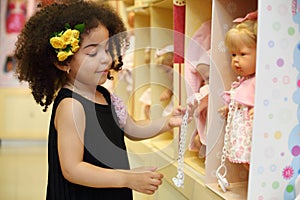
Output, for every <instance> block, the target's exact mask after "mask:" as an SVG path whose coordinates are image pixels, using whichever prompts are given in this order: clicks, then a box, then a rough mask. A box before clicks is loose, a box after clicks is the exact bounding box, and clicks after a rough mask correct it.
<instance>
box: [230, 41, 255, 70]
mask: <svg viewBox="0 0 300 200" xmlns="http://www.w3.org/2000/svg"><path fill="white" fill-rule="evenodd" d="M230 53H231V68H232V69H233V71H234V72H235V73H237V74H238V75H240V76H251V75H253V74H255V68H256V66H255V64H256V46H252V47H248V46H246V45H245V44H240V45H239V46H238V48H236V49H234V50H232V51H231V52H230Z"/></svg>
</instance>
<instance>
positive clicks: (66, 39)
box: [50, 24, 84, 61]
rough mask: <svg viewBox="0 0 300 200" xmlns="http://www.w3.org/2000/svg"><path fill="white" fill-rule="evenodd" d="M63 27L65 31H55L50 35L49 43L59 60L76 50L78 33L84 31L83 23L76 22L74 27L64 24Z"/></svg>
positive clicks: (77, 47) (78, 39) (78, 38)
mask: <svg viewBox="0 0 300 200" xmlns="http://www.w3.org/2000/svg"><path fill="white" fill-rule="evenodd" d="M65 28H66V30H65V31H61V32H55V33H53V34H51V36H50V44H51V46H52V47H53V48H54V49H55V52H56V53H57V58H58V60H59V61H64V60H66V59H67V58H68V57H69V56H72V55H73V54H74V53H75V52H77V51H78V49H79V47H80V46H79V41H80V34H81V33H83V31H84V24H77V25H76V26H75V27H74V29H71V28H70V25H69V24H66V25H65Z"/></svg>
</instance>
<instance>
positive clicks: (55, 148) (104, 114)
mask: <svg viewBox="0 0 300 200" xmlns="http://www.w3.org/2000/svg"><path fill="white" fill-rule="evenodd" d="M124 31H125V28H124V24H123V22H122V20H121V19H120V18H119V16H118V15H117V14H116V13H115V12H114V10H113V9H112V8H110V7H109V6H107V5H104V4H103V5H99V4H95V3H92V2H91V1H89V2H85V1H82V2H78V1H77V2H76V3H71V4H55V3H54V4H51V5H49V6H46V7H43V8H42V9H41V10H40V11H38V12H37V13H36V14H35V15H34V16H32V17H31V18H30V19H29V21H28V22H27V23H26V25H25V28H24V29H23V30H22V32H21V34H20V35H19V37H18V41H17V43H16V50H15V57H16V59H17V69H16V72H17V75H18V78H19V80H20V81H27V82H28V83H29V87H30V89H31V91H32V95H33V97H34V99H35V101H36V102H37V103H38V104H40V105H41V106H42V107H44V111H46V110H47V109H48V107H49V105H50V104H51V103H52V102H53V107H52V115H51V121H50V129H49V138H48V186H47V199H49V200H50V199H52V200H60V199H64V200H67V199H69V200H75V199H76V200H85V199H89V200H91V199H128V200H129V199H130V200H131V199H132V190H135V191H138V192H142V193H145V194H153V193H154V192H155V191H156V190H157V189H158V187H159V185H160V184H161V183H162V177H163V175H162V174H160V173H158V172H157V171H156V168H155V167H143V168H139V169H133V170H130V169H129V162H128V157H127V152H126V146H125V142H124V135H126V136H127V137H129V138H132V139H144V138H149V137H153V136H155V135H157V134H159V133H162V132H165V131H166V130H168V129H170V128H173V127H175V126H179V125H180V124H181V121H182V118H181V115H182V114H183V113H184V111H185V110H184V109H181V108H178V109H176V110H175V111H174V112H173V113H172V114H171V115H169V116H167V117H165V118H162V119H155V120H152V121H138V122H136V121H134V120H133V119H132V118H131V117H130V116H127V112H126V110H125V107H124V104H122V101H121V100H120V99H119V98H117V97H116V96H115V95H113V94H110V93H109V92H108V90H106V89H105V88H104V87H102V86H100V85H102V84H103V83H105V81H106V80H107V78H109V79H110V78H112V77H111V76H110V70H116V71H118V70H120V69H121V67H122V56H121V55H120V52H121V48H123V47H124V46H125V41H124V40H125V38H126V37H127V35H126V32H124ZM191 111H192V109H191Z"/></svg>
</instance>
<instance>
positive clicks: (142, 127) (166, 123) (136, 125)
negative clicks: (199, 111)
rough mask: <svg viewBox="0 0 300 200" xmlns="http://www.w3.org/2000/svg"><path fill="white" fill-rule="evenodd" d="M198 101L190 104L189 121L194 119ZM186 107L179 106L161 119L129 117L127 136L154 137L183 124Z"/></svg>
mask: <svg viewBox="0 0 300 200" xmlns="http://www.w3.org/2000/svg"><path fill="white" fill-rule="evenodd" d="M197 106H198V102H197V101H196V100H195V102H194V104H193V105H192V104H189V105H188V107H187V108H188V109H189V116H190V117H189V122H190V121H191V120H192V116H193V114H192V113H193V112H194V110H195V109H196V108H197ZM185 110H186V109H185V108H181V107H178V108H176V109H175V110H174V111H173V113H172V114H171V115H169V116H166V117H162V118H159V119H150V120H140V121H135V120H133V119H132V118H131V117H128V118H127V121H126V124H125V127H124V131H125V133H126V136H127V137H128V138H130V139H133V140H142V139H147V138H151V137H154V136H156V135H158V134H160V133H164V132H166V131H167V130H170V129H172V128H174V127H178V126H180V125H181V122H182V117H183V115H184V113H185Z"/></svg>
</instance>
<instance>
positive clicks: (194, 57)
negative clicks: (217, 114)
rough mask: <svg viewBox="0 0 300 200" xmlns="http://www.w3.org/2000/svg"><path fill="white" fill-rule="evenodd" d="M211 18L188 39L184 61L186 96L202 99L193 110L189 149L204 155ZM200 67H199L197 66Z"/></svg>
mask: <svg viewBox="0 0 300 200" xmlns="http://www.w3.org/2000/svg"><path fill="white" fill-rule="evenodd" d="M210 40H211V20H208V21H205V22H203V23H202V24H201V26H200V27H199V28H198V30H197V31H196V32H195V34H194V35H193V37H192V38H191V40H190V43H189V44H188V48H187V54H186V62H185V71H184V76H185V81H186V92H187V97H191V96H193V95H194V94H199V95H201V96H203V97H202V100H201V102H200V104H199V107H198V108H197V110H195V115H194V119H195V123H196V130H195V131H194V132H193V133H192V137H191V140H190V144H189V150H191V151H198V152H199V157H200V158H202V157H205V153H206V152H205V145H206V133H205V132H206V131H205V130H206V117H207V106H208V93H209V91H208V78H209V77H208V76H209V65H210ZM199 67H200V68H199Z"/></svg>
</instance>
